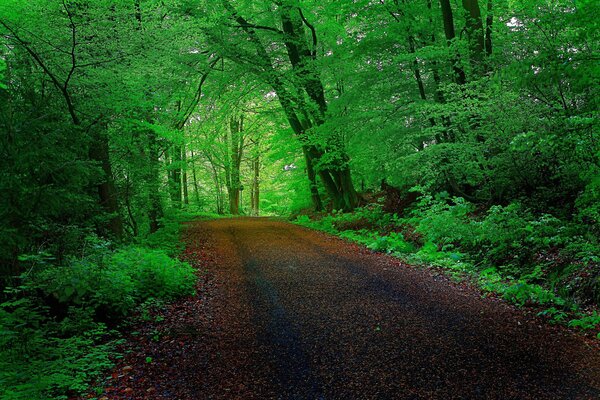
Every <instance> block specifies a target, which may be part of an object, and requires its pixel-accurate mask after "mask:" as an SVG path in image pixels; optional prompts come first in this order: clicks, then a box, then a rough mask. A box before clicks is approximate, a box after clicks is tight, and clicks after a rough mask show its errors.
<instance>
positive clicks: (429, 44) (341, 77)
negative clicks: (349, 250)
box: [0, 0, 600, 399]
mask: <svg viewBox="0 0 600 400" xmlns="http://www.w3.org/2000/svg"><path fill="white" fill-rule="evenodd" d="M598 15H600V3H598V2H597V1H594V0H545V1H534V0H527V1H525V0H523V1H514V0H461V1H458V0H452V1H451V0H353V1H332V0H319V1H314V0H305V1H296V0H219V1H214V0H213V1H208V0H177V1H164V0H119V1H112V0H111V1H109V0H97V1H81V0H62V1H57V0H36V1H28V2H23V1H19V0H2V1H1V4H0V141H1V146H0V152H1V155H0V193H1V195H0V202H1V203H0V213H1V216H0V237H1V238H2V240H1V241H0V277H1V286H2V288H3V289H4V293H3V294H2V302H3V303H2V304H1V305H0V383H1V384H0V387H1V388H0V397H2V398H7V399H13V398H14V399H33V398H48V397H52V396H55V397H57V398H60V396H66V394H68V393H71V394H72V393H75V392H78V391H83V390H86V388H87V385H88V384H89V382H90V381H92V380H93V379H97V378H98V377H99V376H100V375H101V374H102V371H103V370H104V369H105V368H106V367H107V366H109V365H110V364H111V359H112V357H114V353H113V349H114V343H115V341H118V333H116V332H114V331H113V329H117V330H118V325H119V323H120V321H122V320H123V319H124V317H126V316H128V315H131V314H132V313H135V312H137V311H136V310H139V309H140V307H141V309H143V308H144V307H148V304H149V303H153V302H156V301H169V300H171V299H174V298H177V297H179V296H185V295H189V294H190V293H192V292H193V290H194V289H193V287H194V282H193V281H194V272H193V270H192V268H191V267H190V266H189V265H188V264H186V263H185V262H182V261H179V260H178V254H179V250H180V246H179V244H178V239H177V237H178V232H179V226H180V225H179V224H180V222H181V221H185V220H190V219H193V218H197V217H198V216H204V217H207V216H209V215H212V216H215V217H217V216H220V215H245V216H282V217H286V218H291V219H294V220H296V221H297V222H298V223H300V224H303V225H307V226H311V227H314V228H317V229H321V230H325V231H327V232H330V233H334V234H338V235H341V236H343V237H345V238H347V239H350V240H355V241H358V242H360V243H363V244H366V245H368V246H369V247H371V248H372V249H374V250H378V251H387V252H390V253H394V254H396V255H398V256H399V257H402V258H404V259H405V260H409V261H411V262H413V263H423V264H435V265H438V266H440V267H444V268H446V269H448V270H449V271H450V272H449V273H451V274H455V275H456V276H457V279H460V276H463V277H464V276H467V275H468V276H471V277H472V276H476V278H469V279H476V280H478V282H480V283H481V285H482V287H484V288H486V290H490V291H495V292H499V293H500V294H501V295H503V296H504V297H505V298H507V299H508V300H512V301H514V302H516V303H518V304H521V305H528V304H531V303H535V304H538V305H543V306H545V307H547V308H546V310H545V311H543V312H545V315H546V316H547V317H548V318H549V319H550V320H551V321H555V322H565V323H569V321H571V325H572V326H583V327H587V328H592V329H594V326H595V325H596V324H598V323H600V316H598V314H597V313H596V312H595V311H592V310H593V309H595V308H594V307H595V305H598V304H599V303H600V241H599V238H600V129H599V126H600V125H599V121H598V110H599V109H600V107H599V106H600V104H599V101H600V85H599V83H600V67H599V64H598V62H599V57H600V56H599V51H600V30H599V25H600V22H599V20H598ZM576 317H577V318H576ZM573 321H575V322H573ZM595 329H597V328H595ZM82 332H83V333H82ZM99 343H100V344H99ZM94 345H95V347H94ZM42 378H43V379H42ZM64 398H66V397H64Z"/></svg>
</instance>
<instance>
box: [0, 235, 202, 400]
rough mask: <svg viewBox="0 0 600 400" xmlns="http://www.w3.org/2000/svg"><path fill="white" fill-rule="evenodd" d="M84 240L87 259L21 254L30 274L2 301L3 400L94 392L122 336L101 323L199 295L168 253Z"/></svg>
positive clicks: (190, 275) (185, 269)
mask: <svg viewBox="0 0 600 400" xmlns="http://www.w3.org/2000/svg"><path fill="white" fill-rule="evenodd" d="M85 243H86V244H85V247H84V249H83V252H82V253H83V255H82V256H80V257H79V258H75V257H71V258H70V259H69V260H68V261H67V262H65V263H64V264H62V265H55V264H54V262H55V260H54V259H53V258H52V257H48V256H47V255H45V254H40V255H32V256H23V257H21V259H22V261H23V262H28V263H31V264H32V269H31V273H30V274H29V275H24V276H23V277H22V278H21V281H22V284H21V285H20V286H19V287H18V288H16V289H12V290H11V291H10V292H9V293H7V296H8V298H9V300H8V301H5V302H4V303H2V304H0V382H2V385H0V397H2V398H3V399H4V398H6V399H23V400H25V399H47V398H56V399H66V398H69V394H72V393H82V392H84V391H86V390H88V388H89V383H90V382H91V381H93V380H95V379H98V378H100V377H101V374H102V373H103V371H104V370H106V369H107V368H109V367H111V366H112V360H113V359H114V357H115V356H116V353H115V351H114V347H115V344H116V343H117V339H115V337H117V336H118V334H117V333H115V332H110V331H109V330H108V329H107V328H106V325H105V324H104V323H103V322H100V321H105V322H106V321H108V322H111V323H114V322H115V321H118V320H120V319H122V318H123V317H126V316H128V315H129V314H130V313H131V312H132V311H133V310H134V309H135V308H137V307H140V308H141V309H142V310H144V309H148V308H151V307H157V306H158V305H159V304H162V302H164V301H169V300H173V299H175V298H177V297H181V296H186V295H191V294H193V293H194V286H195V282H196V277H195V275H194V271H193V269H192V267H190V266H189V265H188V264H186V263H183V262H181V261H178V260H176V259H173V258H171V257H169V256H168V255H167V254H166V253H165V251H163V250H160V249H148V248H144V247H139V246H137V247H136V246H129V247H124V248H120V249H118V250H116V251H114V250H111V245H110V243H109V242H106V241H104V240H101V239H99V238H97V237H93V236H92V237H89V238H88V239H87V240H86V242H85ZM165 244H166V243H165ZM167 247H169V246H167ZM142 314H143V313H142Z"/></svg>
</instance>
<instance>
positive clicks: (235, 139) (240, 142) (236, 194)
mask: <svg viewBox="0 0 600 400" xmlns="http://www.w3.org/2000/svg"><path fill="white" fill-rule="evenodd" d="M229 131H230V137H229V139H230V143H229V145H230V153H229V154H230V160H229V167H230V168H229V212H231V214H233V215H239V213H240V190H241V187H242V185H241V182H240V166H241V163H242V154H243V148H244V133H243V132H244V116H243V115H241V116H240V117H239V118H238V117H237V116H232V117H231V118H230V119H229Z"/></svg>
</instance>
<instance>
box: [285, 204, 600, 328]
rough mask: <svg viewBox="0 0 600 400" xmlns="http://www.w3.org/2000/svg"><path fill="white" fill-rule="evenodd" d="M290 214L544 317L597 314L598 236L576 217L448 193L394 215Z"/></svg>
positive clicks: (574, 322)
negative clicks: (485, 205)
mask: <svg viewBox="0 0 600 400" xmlns="http://www.w3.org/2000/svg"><path fill="white" fill-rule="evenodd" d="M295 222H296V223H298V224H300V225H303V226H307V227H310V228H313V229H318V230H321V231H325V232H327V233H330V234H334V235H338V236H340V237H343V238H345V239H348V240H351V241H354V242H357V243H360V244H362V245H365V246H367V247H368V248H370V249H372V250H374V251H380V252H386V253H389V254H392V255H394V256H397V257H399V258H401V259H403V260H405V261H406V262H409V263H412V264H417V265H429V266H434V267H439V268H442V269H443V270H444V271H446V273H447V274H449V275H450V276H451V277H452V278H453V279H456V280H462V279H469V280H471V281H473V282H475V283H476V284H477V285H478V286H479V287H480V288H481V289H482V291H483V292H484V293H495V294H496V295H498V296H501V297H502V298H504V299H505V300H507V301H509V302H511V303H514V304H516V305H518V306H521V307H523V306H536V307H540V308H543V309H544V310H543V311H541V312H540V315H541V316H543V317H546V318H548V320H549V321H550V322H552V323H564V324H568V325H569V326H571V327H577V328H581V329H585V330H600V316H598V314H597V313H590V312H589V311H585V310H586V309H589V308H590V307H591V308H594V307H595V306H597V305H598V304H600V244H599V243H598V238H596V237H595V236H594V235H593V234H590V232H588V230H587V229H586V227H585V226H583V225H579V224H577V223H576V222H573V221H570V222H569V221H565V220H561V219H558V218H556V217H554V216H552V215H549V214H542V215H537V214H534V213H533V212H531V211H529V210H528V209H526V208H525V207H524V206H522V205H521V204H520V203H518V202H514V203H511V204H509V205H506V206H493V207H490V208H489V209H487V210H478V209H476V207H475V205H473V204H471V203H469V202H468V201H466V200H464V199H462V198H456V197H454V198H449V197H448V196H439V197H437V198H433V197H431V196H422V197H421V199H420V202H419V203H418V204H417V205H416V206H414V207H413V208H412V210H410V211H408V212H406V213H405V215H404V216H402V217H398V216H397V215H395V214H387V213H384V212H383V211H382V209H381V206H380V205H379V204H370V205H368V206H366V207H363V208H360V209H357V210H356V211H355V212H353V213H341V212H333V213H331V214H323V215H317V216H315V217H313V218H309V217H308V216H305V215H304V216H299V217H298V218H297V219H296V220H295ZM598 335H599V338H600V333H598Z"/></svg>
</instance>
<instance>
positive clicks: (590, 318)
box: [569, 311, 600, 330]
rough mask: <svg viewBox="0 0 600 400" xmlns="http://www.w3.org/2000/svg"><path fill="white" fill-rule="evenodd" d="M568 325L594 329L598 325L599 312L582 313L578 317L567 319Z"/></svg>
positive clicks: (599, 322) (599, 323) (599, 320)
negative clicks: (582, 314)
mask: <svg viewBox="0 0 600 400" xmlns="http://www.w3.org/2000/svg"><path fill="white" fill-rule="evenodd" d="M569 326H571V327H574V328H579V329H583V330H589V329H596V328H597V327H599V326H600V314H598V312H596V311H594V312H593V313H592V314H590V315H584V316H581V317H580V318H576V319H572V320H571V321H569Z"/></svg>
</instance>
